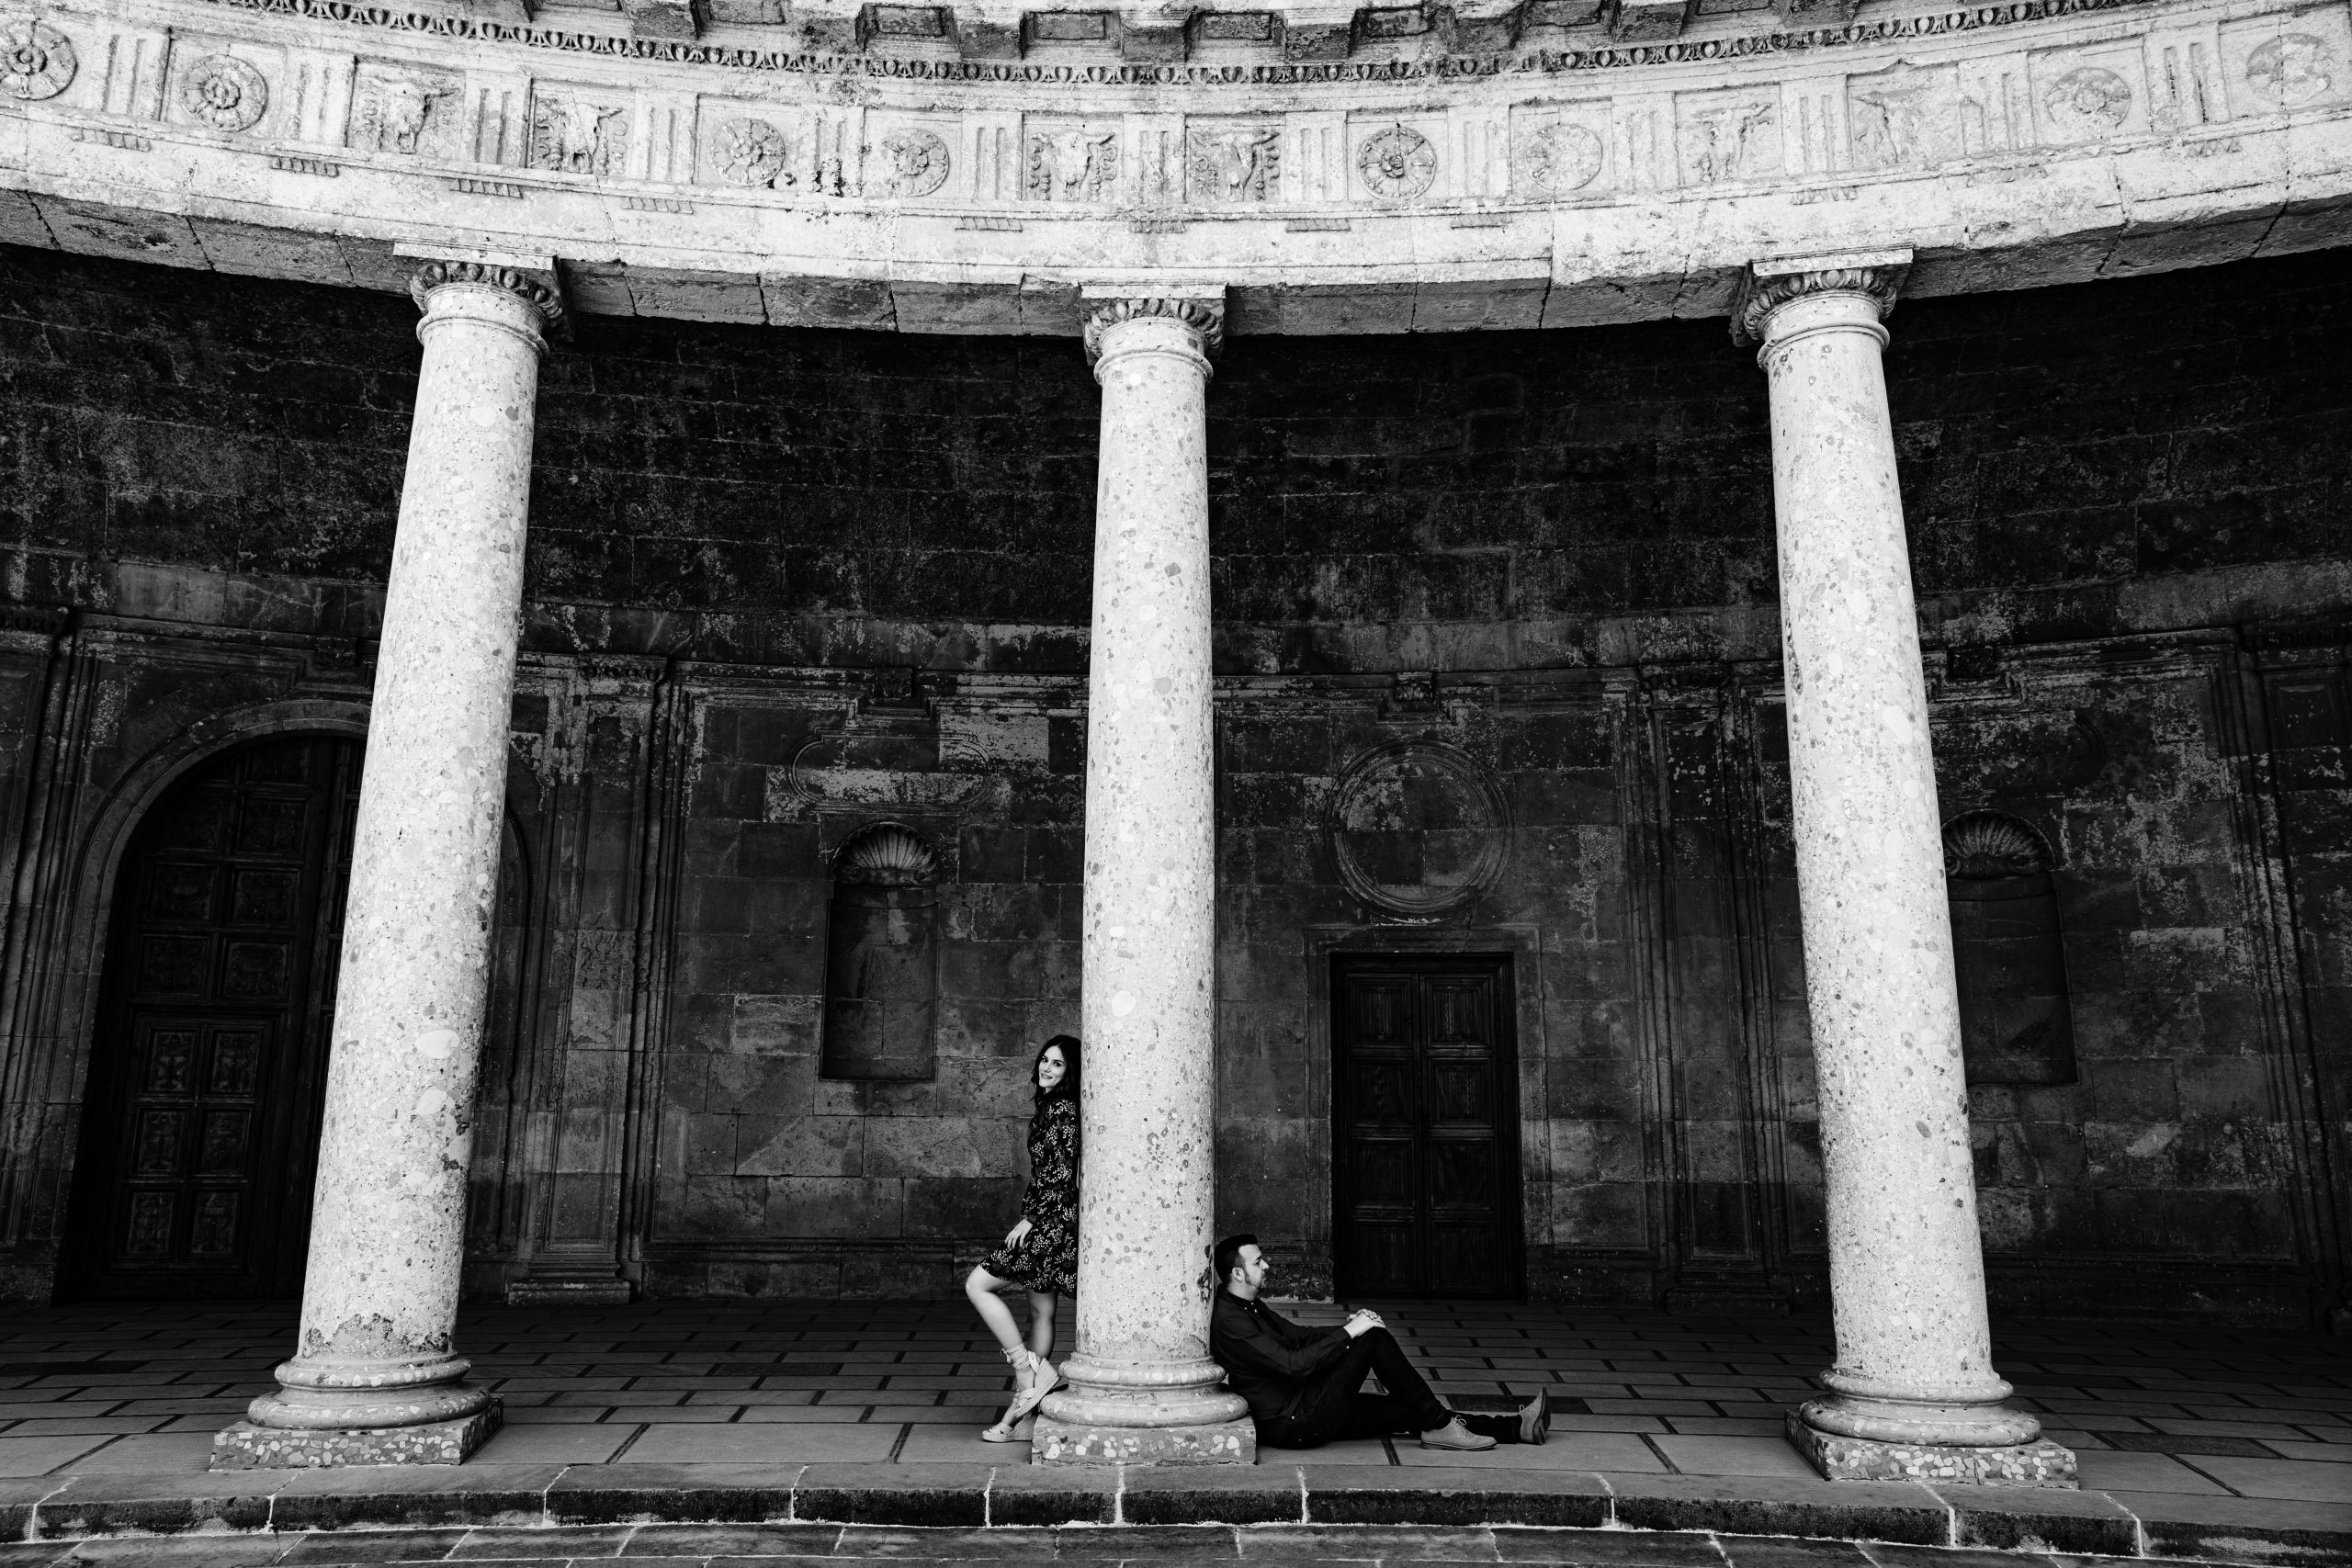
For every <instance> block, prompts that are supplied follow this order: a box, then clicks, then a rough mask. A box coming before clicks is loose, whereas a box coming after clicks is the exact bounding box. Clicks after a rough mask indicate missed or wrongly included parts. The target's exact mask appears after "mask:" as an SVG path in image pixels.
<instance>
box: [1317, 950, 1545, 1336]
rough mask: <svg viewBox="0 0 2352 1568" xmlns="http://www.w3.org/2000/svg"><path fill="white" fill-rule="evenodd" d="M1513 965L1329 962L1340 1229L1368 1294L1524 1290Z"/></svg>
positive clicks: (1486, 960)
mask: <svg viewBox="0 0 2352 1568" xmlns="http://www.w3.org/2000/svg"><path fill="white" fill-rule="evenodd" d="M1509 1008H1510V960H1508V959H1504V958H1494V957H1477V958H1452V957H1449V958H1426V959H1423V958H1410V959H1408V958H1353V957H1351V958H1340V959H1335V960H1334V961H1333V972H1332V1007H1331V1017H1332V1020H1333V1025H1334V1029H1333V1032H1334V1035H1335V1039H1334V1041H1333V1048H1334V1051H1335V1054H1336V1055H1337V1057H1338V1060H1337V1064H1336V1070H1335V1071H1334V1073H1333V1075H1332V1082H1333V1084H1334V1085H1335V1086H1336V1092H1335V1095H1334V1100H1335V1103H1334V1104H1333V1106H1332V1129H1333V1131H1332V1145H1333V1152H1334V1156H1335V1169H1334V1173H1333V1175H1334V1179H1333V1183H1332V1185H1333V1190H1334V1191H1333V1196H1334V1200H1335V1207H1336V1210H1337V1212H1336V1214H1335V1216H1334V1219H1335V1224H1334V1226H1333V1232H1334V1235H1335V1238H1336V1252H1337V1263H1338V1274H1339V1280H1340V1290H1341V1291H1343V1292H1352V1293H1355V1294H1360V1295H1394V1296H1511V1295H1517V1294H1518V1293H1519V1292H1520V1290H1521V1281H1520V1262H1519V1257H1520V1247H1519V1240H1520V1235H1521V1232H1520V1222H1519V1185H1520V1183H1519V1152H1518V1129H1519V1106H1518V1076H1517V1070H1516V1066H1515V1060H1516V1058H1515V1053H1514V1051H1513V1042H1512V1039H1511V1034H1510V1023H1509V1019H1510V1011H1509Z"/></svg>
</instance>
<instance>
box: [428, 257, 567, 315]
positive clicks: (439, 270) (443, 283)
mask: <svg viewBox="0 0 2352 1568" xmlns="http://www.w3.org/2000/svg"><path fill="white" fill-rule="evenodd" d="M553 276H554V275H553V274H552V273H542V272H540V271H538V270H537V268H526V267H519V266H501V265H498V264H496V263H494V262H480V261H454V260H452V261H428V262H426V263H424V265H421V266H419V267H418V268H417V269H416V271H415V272H414V273H413V274H412V275H411V276H410V277H409V280H408V292H409V298H410V299H414V300H415V301H416V308H417V309H418V310H431V309H432V306H431V305H430V303H428V301H429V300H430V299H431V298H432V295H433V291H434V290H435V289H436V288H446V287H447V286H448V285H451V284H470V285H473V286H474V287H476V288H497V289H503V291H505V292H506V293H509V294H512V295H514V296H515V298H516V299H520V300H522V301H523V303H525V304H526V305H528V306H529V307H530V308H531V309H532V310H535V311H537V313H538V317H539V320H540V321H541V322H543V323H544V324H546V325H548V326H552V325H554V324H555V323H556V322H557V321H560V320H561V319H562V317H563V296H562V295H560V294H559V293H558V292H557V291H556V288H555V285H554V283H553V281H552V279H553Z"/></svg>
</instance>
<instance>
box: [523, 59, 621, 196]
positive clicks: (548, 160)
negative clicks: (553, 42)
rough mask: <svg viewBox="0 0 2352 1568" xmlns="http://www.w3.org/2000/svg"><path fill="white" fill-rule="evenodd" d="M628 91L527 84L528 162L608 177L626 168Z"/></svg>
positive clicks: (567, 84) (563, 171)
mask: <svg viewBox="0 0 2352 1568" xmlns="http://www.w3.org/2000/svg"><path fill="white" fill-rule="evenodd" d="M631 97H632V95H631V94H628V93H626V92H621V91H618V90H616V89H614V88H611V87H605V86H591V85H582V84H578V83H570V82H534V83H532V84H531V118H530V149H531V157H530V164H531V167H533V168H535V169H544V170H546V171H548V173H550V174H559V175H599V176H611V175H621V174H626V173H627V172H628V144H629V131H630V129H631V127H630V123H629V122H630V119H631V118H632V117H631V115H630V109H631V107H632V105H631V102H630V99H631Z"/></svg>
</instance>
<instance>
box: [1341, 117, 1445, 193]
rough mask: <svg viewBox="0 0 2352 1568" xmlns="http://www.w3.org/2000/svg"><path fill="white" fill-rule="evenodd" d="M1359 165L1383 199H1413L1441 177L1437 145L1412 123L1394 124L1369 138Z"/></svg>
mask: <svg viewBox="0 0 2352 1568" xmlns="http://www.w3.org/2000/svg"><path fill="white" fill-rule="evenodd" d="M1356 168H1357V170H1358V171H1359V172H1360V173H1362V174H1363V183H1364V186H1365V187H1366V188H1367V189H1369V190H1370V191H1371V192H1372V194H1373V195H1374V196H1376V197H1380V198H1381V199H1382V200H1383V201H1410V200H1412V199H1413V198H1414V197H1417V196H1419V195H1420V194H1421V193H1422V192H1423V191H1425V190H1427V189H1429V188H1430V181H1432V180H1434V179H1436V178H1437V149H1436V148H1434V147H1432V146H1430V139H1429V138H1428V137H1426V136H1423V135H1422V134H1421V133H1420V132H1419V131H1418V130H1414V129H1413V128H1412V127H1410V126H1406V125H1392V126H1390V127H1389V128H1388V129H1387V130H1384V131H1382V132H1380V134H1378V135H1377V136H1373V137H1369V138H1367V139H1366V140H1365V141H1364V144H1363V149H1362V150H1361V151H1360V152H1357V153H1356Z"/></svg>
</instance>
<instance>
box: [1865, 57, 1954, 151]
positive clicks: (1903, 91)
mask: <svg viewBox="0 0 2352 1568" xmlns="http://www.w3.org/2000/svg"><path fill="white" fill-rule="evenodd" d="M1961 97H1962V94H1961V87H1960V68H1959V67H1958V66H1957V65H1929V66H1920V65H1914V64H1912V63H1911V62H1909V61H1907V60H1902V61H1897V62H1895V63H1894V64H1893V65H1892V66H1889V67H1888V68H1887V69H1886V70H1884V71H1875V72H1872V73H1870V74H1869V75H1866V76H1849V77H1848V78H1847V79H1846V123H1847V127H1848V130H1849V134H1850V136H1851V138H1852V148H1853V162H1854V164H1855V166H1856V167H1858V168H1864V169H1925V168H1932V167H1933V166H1935V165H1936V164H1941V163H1946V162H1949V161H1950V160H1951V159H1953V158H1957V157H1960V156H1962V154H1963V153H1964V152H1966V151H1967V149H1966V147H1965V146H1964V144H1963V143H1964V140H1965V132H1964V130H1963V124H1964V121H1963V119H1962V110H1961Z"/></svg>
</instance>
